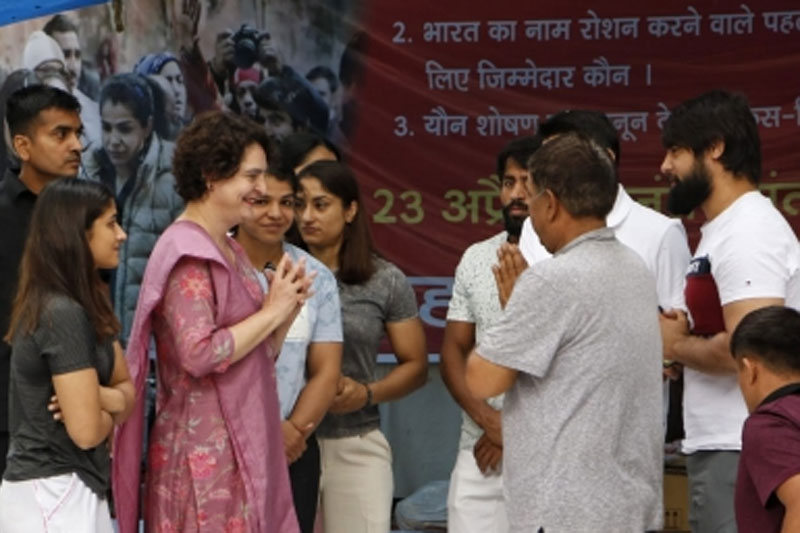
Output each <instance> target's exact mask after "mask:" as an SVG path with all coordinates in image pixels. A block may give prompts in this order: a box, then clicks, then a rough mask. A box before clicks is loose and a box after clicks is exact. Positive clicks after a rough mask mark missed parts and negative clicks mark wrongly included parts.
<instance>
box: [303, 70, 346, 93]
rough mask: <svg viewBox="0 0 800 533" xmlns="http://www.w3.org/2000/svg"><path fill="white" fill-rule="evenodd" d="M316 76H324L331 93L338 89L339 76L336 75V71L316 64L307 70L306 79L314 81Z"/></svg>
mask: <svg viewBox="0 0 800 533" xmlns="http://www.w3.org/2000/svg"><path fill="white" fill-rule="evenodd" d="M317 78H325V79H326V80H327V81H328V85H329V86H330V88H331V92H332V93H335V92H336V91H338V90H339V78H337V77H336V73H334V72H333V70H331V69H330V68H329V67H326V66H324V65H317V66H316V67H314V68H312V69H311V70H309V71H308V74H306V79H307V80H308V81H314V80H316V79H317Z"/></svg>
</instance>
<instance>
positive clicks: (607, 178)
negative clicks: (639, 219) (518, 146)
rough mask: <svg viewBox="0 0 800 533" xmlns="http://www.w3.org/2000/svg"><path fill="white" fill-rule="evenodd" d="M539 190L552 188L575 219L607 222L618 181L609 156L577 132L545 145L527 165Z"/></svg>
mask: <svg viewBox="0 0 800 533" xmlns="http://www.w3.org/2000/svg"><path fill="white" fill-rule="evenodd" d="M528 171H529V172H530V174H531V180H532V181H533V183H535V184H536V188H537V189H539V191H540V192H541V191H544V190H546V189H550V191H552V192H553V194H554V195H555V196H556V197H557V198H558V200H559V202H561V204H562V205H563V206H564V208H565V209H566V210H567V212H568V213H569V214H570V215H572V216H573V217H575V218H583V217H593V218H598V219H605V217H606V215H608V213H609V212H610V211H611V208H612V207H613V205H614V201H615V200H616V197H617V178H616V172H615V170H614V167H613V165H612V163H611V158H610V157H609V155H608V154H607V153H606V152H605V150H603V149H602V148H601V147H599V146H598V145H597V144H595V143H594V142H592V141H591V140H589V139H587V138H586V137H584V136H582V135H580V134H578V133H566V134H563V135H559V136H557V137H556V138H554V139H553V140H551V141H549V142H546V143H544V144H543V145H542V147H541V148H539V149H538V150H536V153H534V154H533V156H532V157H531V159H530V162H529V163H528Z"/></svg>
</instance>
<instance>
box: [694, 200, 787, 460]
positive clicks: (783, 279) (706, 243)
mask: <svg viewBox="0 0 800 533" xmlns="http://www.w3.org/2000/svg"><path fill="white" fill-rule="evenodd" d="M700 232H701V238H700V243H699V244H698V246H697V251H696V252H695V255H694V259H693V260H692V265H691V266H690V268H689V271H688V274H692V275H696V274H697V273H698V270H701V269H710V270H709V271H710V274H711V277H712V278H713V281H714V282H715V284H716V289H717V291H718V293H719V303H720V304H721V305H722V306H724V305H726V304H729V303H732V302H736V301H739V300H747V299H752V298H782V299H784V300H785V305H787V306H790V307H794V308H796V309H800V244H799V243H798V241H797V237H796V236H795V234H794V232H793V231H792V228H791V227H790V226H789V224H788V222H786V219H785V218H783V216H782V215H781V214H780V212H779V211H778V210H777V209H775V207H774V206H773V205H772V202H771V201H770V200H769V199H768V198H766V197H765V196H764V195H762V194H761V193H760V192H758V191H753V192H749V193H746V194H744V195H742V196H741V197H739V198H738V199H737V200H736V201H735V202H734V203H733V204H731V205H730V206H728V208H727V209H725V210H724V211H723V212H722V213H720V214H719V215H717V216H716V217H715V218H714V219H713V220H710V221H709V222H707V223H706V224H704V225H703V227H702V228H701V229H700ZM691 318H692V323H693V324H697V323H698V322H703V321H704V319H705V317H697V316H692V317H691ZM683 417H684V426H685V429H686V439H685V440H684V441H683V451H684V453H693V452H695V451H698V450H739V449H741V433H742V423H743V422H744V419H745V418H746V417H747V408H746V406H745V403H744V400H743V399H742V395H741V392H740V391H739V385H738V383H737V379H736V376H734V375H727V376H715V375H709V374H704V373H702V372H698V371H695V370H692V369H690V368H686V369H684V396H683Z"/></svg>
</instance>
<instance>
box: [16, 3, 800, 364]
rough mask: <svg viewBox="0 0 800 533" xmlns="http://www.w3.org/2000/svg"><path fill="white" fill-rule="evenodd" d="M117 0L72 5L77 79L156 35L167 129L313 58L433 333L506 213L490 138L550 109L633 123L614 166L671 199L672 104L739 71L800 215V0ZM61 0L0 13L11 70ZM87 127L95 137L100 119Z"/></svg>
mask: <svg viewBox="0 0 800 533" xmlns="http://www.w3.org/2000/svg"><path fill="white" fill-rule="evenodd" d="M113 6H116V7H119V6H123V10H122V11H119V10H117V9H115V8H114V7H112V4H107V5H101V6H95V7H88V8H84V9H81V10H77V11H71V12H68V13H66V15H68V17H69V18H70V19H71V20H73V21H74V22H75V23H76V25H77V29H78V31H77V37H78V41H79V43H78V44H79V46H78V48H79V52H80V61H79V65H81V67H82V68H80V72H77V73H76V72H72V73H70V72H67V73H66V77H67V78H69V77H70V76H73V77H74V78H75V80H73V82H72V83H69V84H68V85H70V86H74V87H75V88H76V90H80V91H82V92H83V93H84V94H85V96H87V97H88V98H89V100H91V101H94V102H96V101H97V96H98V91H99V89H100V88H101V87H102V84H103V83H104V81H105V80H106V79H108V77H109V76H111V75H113V74H115V73H120V72H130V71H132V70H133V69H134V68H135V67H136V66H137V64H139V65H140V67H141V66H142V63H141V59H142V58H143V57H145V56H147V55H148V54H155V55H156V56H157V57H156V59H152V57H151V59H150V60H148V61H150V63H147V62H145V64H144V67H146V68H140V69H139V70H141V71H142V72H146V73H147V74H148V75H151V76H153V77H154V79H155V78H157V77H158V76H161V77H163V78H164V79H163V80H158V79H156V81H157V82H158V83H159V84H160V85H161V86H162V87H163V88H164V96H165V97H166V100H167V102H166V104H165V109H166V112H167V115H169V116H170V117H172V119H173V120H172V121H171V122H169V121H168V122H169V123H168V124H166V125H164V126H163V129H164V135H166V136H170V135H171V136H173V138H174V135H176V134H177V130H178V129H179V127H180V126H181V125H182V124H185V123H186V121H188V120H190V118H191V116H192V115H193V114H194V113H197V112H199V111H202V110H204V109H209V108H229V109H233V110H235V111H236V112H241V113H250V114H251V115H252V117H253V119H254V120H259V121H261V122H262V123H264V124H265V127H267V128H270V127H272V126H274V125H270V121H269V120H268V119H267V117H266V116H265V114H264V113H263V110H262V109H260V108H259V107H258V106H255V105H253V103H252V102H251V100H252V98H251V95H252V92H253V91H254V90H255V88H256V87H257V86H258V85H260V84H263V83H265V82H266V81H267V80H268V79H269V78H273V77H281V76H284V77H287V78H289V79H290V80H291V81H292V82H296V83H299V82H298V81H297V79H299V78H302V79H305V80H306V81H308V83H309V84H310V86H312V87H314V89H315V90H317V91H318V93H319V94H317V96H316V97H315V99H314V102H313V103H309V104H308V105H318V101H317V98H319V99H322V100H323V101H324V102H325V104H324V105H325V106H327V107H326V109H327V117H323V118H327V120H325V121H323V122H324V123H325V124H324V130H325V132H326V133H327V134H329V135H330V137H331V138H332V139H334V140H335V141H336V142H339V143H340V144H341V145H342V146H343V147H344V148H345V153H346V156H347V159H348V161H349V162H350V163H351V164H352V165H353V167H354V168H355V170H356V172H357V176H358V178H359V180H360V182H361V184H362V186H363V191H362V192H363V195H364V201H365V204H366V209H367V210H368V211H369V212H370V213H371V216H372V222H373V231H374V235H375V237H376V241H377V244H378V247H379V249H380V250H381V252H382V253H383V254H384V255H386V256H387V257H388V258H389V259H390V260H392V261H394V262H395V263H397V264H398V265H399V266H400V267H401V269H402V270H404V271H405V272H406V274H407V275H409V276H410V277H411V278H412V281H413V282H414V284H415V285H416V286H417V290H418V296H419V301H420V309H421V315H422V317H423V319H424V320H425V321H426V323H427V324H428V326H429V334H430V336H429V348H430V351H432V352H436V351H438V346H439V340H440V336H439V333H440V328H441V326H442V325H443V318H444V315H445V312H446V306H447V302H448V299H449V294H450V290H451V287H452V275H453V270H454V268H455V265H456V263H457V261H458V259H459V257H460V255H461V253H462V252H463V250H464V249H465V248H466V247H467V246H468V245H469V244H471V243H472V242H475V241H477V240H479V239H483V238H486V237H488V236H489V235H491V234H493V233H494V232H496V231H499V230H500V228H501V224H502V217H501V210H500V204H499V199H498V190H499V182H498V181H497V179H496V177H495V176H493V169H494V158H495V154H496V153H497V152H498V151H499V149H500V148H501V147H502V146H503V144H505V143H506V142H507V141H508V140H510V139H511V138H514V137H517V136H521V135H529V134H532V133H533V132H535V131H536V128H537V126H538V124H539V123H540V122H542V121H543V120H545V119H546V118H547V117H548V116H549V115H551V114H553V113H555V112H557V111H560V110H563V109H569V108H589V109H599V110H602V111H604V112H606V113H607V114H608V116H609V117H610V118H611V120H612V122H613V123H614V125H615V126H616V127H617V129H618V130H619V134H620V138H621V140H622V156H621V167H620V177H621V181H622V182H623V184H624V185H625V186H626V187H627V188H628V191H629V192H630V193H631V195H632V196H633V197H634V198H635V199H637V200H639V201H640V202H642V203H644V204H645V205H648V206H650V207H653V208H655V209H657V210H664V208H665V205H666V202H665V196H666V193H667V190H668V189H667V187H668V184H667V183H666V181H665V180H663V179H662V177H661V176H660V175H659V173H658V168H659V164H660V161H661V159H662V157H663V155H664V150H663V148H662V147H661V143H660V133H661V127H662V125H663V123H664V120H665V119H666V118H667V117H668V116H669V110H670V109H671V108H672V107H673V106H675V105H676V104H677V103H679V102H680V101H682V100H685V99H687V98H689V97H692V96H695V95H698V94H699V93H701V92H703V91H705V90H708V89H712V88H725V89H731V90H737V91H742V92H744V93H745V94H746V95H747V96H748V98H749V100H750V104H751V106H752V108H753V113H754V115H755V117H756V120H757V121H758V124H759V128H760V133H761V138H762V143H763V153H764V172H763V176H764V182H763V185H762V190H763V192H764V193H765V194H767V195H768V196H769V197H770V198H771V199H772V200H773V202H774V203H775V204H776V206H777V207H778V208H779V209H780V210H781V212H782V213H783V214H784V215H785V216H786V217H787V219H788V220H789V221H790V223H791V224H792V226H793V227H794V228H795V229H798V228H800V215H798V210H799V209H800V150H799V149H798V139H800V136H799V135H798V134H799V133H800V9H798V6H797V3H796V2H795V1H791V0H769V1H767V0H765V1H762V2H758V3H755V2H750V3H742V1H741V0H735V1H734V0H717V1H714V2H693V3H686V2H678V1H674V0H664V1H662V2H658V3H648V2H641V1H612V2H593V1H587V0H576V1H573V2H516V1H511V0H498V1H495V2H477V1H474V2H472V1H469V0H466V1H464V0H462V1H459V2H455V1H444V0H440V1H437V2H430V1H428V0H424V1H423V0H406V1H404V2H394V1H390V0H376V1H370V2H358V1H349V0H336V1H332V0H269V1H267V0H258V1H243V0H242V1H235V0H234V1H224V0H203V1H199V0H185V1H180V0H175V1H171V0H160V1H159V0H146V1H137V2H115V3H113ZM50 18H51V17H50V16H48V17H42V18H39V19H33V20H29V21H26V22H22V23H17V24H13V25H7V26H4V27H2V28H0V69H2V71H4V73H5V75H8V74H9V73H10V72H12V71H13V70H15V69H18V68H20V67H22V66H23V62H24V60H25V58H26V54H25V47H26V43H27V42H28V40H29V39H30V37H31V36H32V34H33V32H34V31H35V30H39V29H42V28H43V27H45V24H46V23H47V22H48V21H49V20H50ZM243 24H246V26H243ZM118 29H120V30H121V31H117V30H118ZM265 43H266V44H265ZM234 45H235V47H236V50H237V53H238V54H239V55H238V56H236V57H235V58H234V59H235V61H233V62H232V61H231V56H230V50H229V49H226V46H234ZM248 49H249V50H250V54H249V55H248V53H247V51H248ZM165 51H167V52H171V53H173V54H174V56H175V57H176V58H177V62H176V63H177V65H178V67H179V69H180V70H179V71H178V72H177V74H178V75H180V76H181V77H182V82H181V83H183V85H184V88H183V91H184V93H180V91H177V92H176V93H175V94H173V95H171V96H170V94H169V93H170V91H172V90H173V89H174V85H175V79H174V78H175V76H174V75H173V76H172V78H170V77H169V76H168V75H167V74H165V73H164V71H163V68H164V65H166V64H168V63H169V61H167V63H164V62H163V56H160V55H159V54H161V53H163V52H165ZM226 54H228V55H226ZM42 57H43V56H42ZM159 57H161V59H158V58H159ZM226 57H227V60H226V59H225V58H226ZM34 58H41V57H40V56H35V55H34ZM72 58H73V59H74V54H73V55H72ZM28 59H30V55H28ZM67 59H70V58H69V57H68V58H67ZM68 63H69V62H68ZM27 66H28V67H29V68H33V66H34V65H27ZM159 67H161V68H159ZM287 68H288V69H289V70H286V69H287ZM67 70H68V71H69V70H70V68H68V69H67ZM72 70H75V69H74V68H73V69H72ZM173 74H174V73H173ZM0 76H2V77H5V76H3V75H0ZM68 81H69V80H68ZM248 91H249V92H248ZM170 100H172V103H170V102H169V101H170ZM176 101H177V104H176V103H175V102H176ZM170 106H171V107H170ZM100 111H101V110H100V109H99V108H96V109H95V113H97V114H100ZM308 113H309V116H311V115H312V112H311V111H309V112H308ZM98 120H99V119H98ZM92 142H94V143H95V147H97V146H100V145H101V144H102V142H103V139H102V132H101V133H97V134H96V138H95V139H93V140H92ZM701 222H702V220H701V218H700V215H699V214H696V215H695V216H694V217H690V218H689V219H687V220H686V225H687V228H688V230H689V234H690V240H691V241H692V242H693V243H694V242H696V240H697V234H698V228H699V224H700V223H701Z"/></svg>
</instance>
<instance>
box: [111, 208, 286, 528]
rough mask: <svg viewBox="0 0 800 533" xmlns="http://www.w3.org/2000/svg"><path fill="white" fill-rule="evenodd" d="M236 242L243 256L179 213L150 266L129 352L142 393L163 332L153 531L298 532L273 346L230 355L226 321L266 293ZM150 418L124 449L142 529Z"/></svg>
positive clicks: (129, 505) (126, 493)
mask: <svg viewBox="0 0 800 533" xmlns="http://www.w3.org/2000/svg"><path fill="white" fill-rule="evenodd" d="M231 243H232V244H231V246H232V248H233V249H234V251H235V253H236V265H231V264H230V263H229V262H228V261H227V260H226V259H225V258H224V257H223V256H222V254H221V253H220V252H219V250H218V249H217V248H216V246H215V245H214V243H213V241H211V239H210V237H209V236H208V235H207V234H206V233H205V231H204V230H203V229H202V228H200V227H199V226H197V225H196V224H193V223H191V222H186V221H183V222H176V223H175V224H173V225H172V226H170V228H168V229H167V231H166V232H165V233H164V235H163V236H162V237H161V239H159V242H158V243H157V244H156V247H155V249H154V250H153V254H152V255H151V258H150V261H149V263H148V266H147V271H146V273H145V279H144V283H143V285H142V292H141V293H140V297H139V306H138V307H137V311H136V318H135V320H134V326H133V333H132V335H131V342H130V344H129V346H128V352H127V356H128V360H129V366H130V367H131V374H132V377H133V380H134V383H135V385H136V386H137V392H138V394H137V398H138V400H139V403H141V394H142V391H143V385H144V375H145V374H146V365H147V347H148V344H149V343H148V340H149V338H150V333H151V332H152V333H153V334H154V335H155V339H156V348H157V361H158V401H157V409H156V411H157V415H156V422H155V424H154V427H153V431H152V435H151V438H150V449H149V453H148V474H147V476H148V477H147V497H146V504H145V510H144V515H145V518H146V523H147V530H148V531H165V532H169V531H181V532H183V531H208V532H212V531H213V532H227V531H243V532H244V531H247V532H275V533H284V532H295V531H297V522H296V517H295V513H294V508H293V506H292V500H291V492H290V489H289V482H288V473H287V466H286V460H285V457H284V455H283V442H282V438H281V432H280V420H279V414H278V399H277V394H276V390H275V370H274V365H273V361H272V358H271V357H270V356H271V350H268V348H267V343H263V344H262V345H260V346H259V347H258V348H256V349H255V350H254V352H253V353H251V354H249V355H247V356H246V357H245V358H243V359H241V360H240V361H238V362H236V363H233V364H231V361H230V359H231V357H232V355H233V349H234V346H233V338H232V336H231V334H230V332H229V331H228V329H227V328H226V326H228V325H231V324H235V323H237V322H239V321H241V320H242V319H244V318H246V317H247V316H249V315H250V314H252V313H253V312H255V311H256V310H257V309H258V308H259V307H260V305H261V300H262V298H263V294H262V292H261V290H260V288H259V285H258V281H257V280H256V279H255V277H254V276H253V274H252V268H251V267H250V266H249V261H248V260H247V258H246V256H245V254H244V252H243V251H242V250H241V248H239V247H238V245H237V244H236V243H235V242H233V241H231ZM137 412H139V413H141V411H137ZM141 426H142V424H141V418H140V416H134V417H132V419H131V422H129V423H127V424H125V425H124V426H123V427H122V428H121V430H120V432H119V434H118V438H117V446H116V448H115V462H114V478H113V483H114V489H115V497H116V502H117V509H118V515H119V519H120V527H121V531H122V533H129V532H133V531H135V530H134V529H129V528H133V527H134V524H135V516H136V501H135V497H136V490H135V488H136V487H137V486H138V475H137V473H138V472H137V470H138V469H137V468H136V467H137V466H138V460H135V461H134V458H138V455H137V449H138V448H140V446H139V447H138V448H137V446H136V444H137V439H138V442H141ZM134 477H135V478H137V479H136V482H135V484H134V481H133V478H134Z"/></svg>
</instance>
